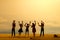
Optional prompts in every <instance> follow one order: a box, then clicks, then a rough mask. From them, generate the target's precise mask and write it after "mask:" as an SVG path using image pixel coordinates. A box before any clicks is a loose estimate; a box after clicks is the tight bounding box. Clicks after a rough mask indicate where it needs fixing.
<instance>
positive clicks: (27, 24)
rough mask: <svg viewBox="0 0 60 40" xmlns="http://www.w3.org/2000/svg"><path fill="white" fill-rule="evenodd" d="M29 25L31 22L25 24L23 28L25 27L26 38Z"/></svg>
mask: <svg viewBox="0 0 60 40" xmlns="http://www.w3.org/2000/svg"><path fill="white" fill-rule="evenodd" d="M30 24H31V22H29V23H25V27H26V30H25V36H26V34H27V33H28V36H29V26H30Z"/></svg>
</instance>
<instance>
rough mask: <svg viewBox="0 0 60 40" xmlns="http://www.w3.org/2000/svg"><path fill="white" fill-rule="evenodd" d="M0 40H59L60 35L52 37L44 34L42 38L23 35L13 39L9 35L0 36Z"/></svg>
mask: <svg viewBox="0 0 60 40" xmlns="http://www.w3.org/2000/svg"><path fill="white" fill-rule="evenodd" d="M0 40H60V34H58V37H54V35H53V34H45V35H44V37H43V36H41V37H40V36H39V35H37V34H36V37H33V35H29V37H28V36H25V35H23V34H22V35H21V36H19V35H18V34H16V36H15V37H12V36H11V34H0Z"/></svg>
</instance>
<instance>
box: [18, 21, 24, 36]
mask: <svg viewBox="0 0 60 40" xmlns="http://www.w3.org/2000/svg"><path fill="white" fill-rule="evenodd" d="M18 23H19V26H20V28H19V30H18V32H19V35H21V33H22V32H23V30H22V28H23V21H22V22H21V23H20V21H19V22H18Z"/></svg>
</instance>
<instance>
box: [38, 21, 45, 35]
mask: <svg viewBox="0 0 60 40" xmlns="http://www.w3.org/2000/svg"><path fill="white" fill-rule="evenodd" d="M38 25H39V23H38ZM39 26H40V27H41V32H40V36H41V35H42V34H43V36H44V22H43V21H41V25H39Z"/></svg>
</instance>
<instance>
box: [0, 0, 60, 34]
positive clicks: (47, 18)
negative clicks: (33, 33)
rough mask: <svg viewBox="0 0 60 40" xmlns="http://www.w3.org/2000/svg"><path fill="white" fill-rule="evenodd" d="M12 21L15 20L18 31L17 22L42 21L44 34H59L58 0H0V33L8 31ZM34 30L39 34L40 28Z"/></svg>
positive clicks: (59, 12)
mask: <svg viewBox="0 0 60 40" xmlns="http://www.w3.org/2000/svg"><path fill="white" fill-rule="evenodd" d="M13 20H16V25H17V26H16V30H18V29H19V25H18V21H22V20H23V21H24V23H25V22H29V21H32V22H33V21H34V20H36V21H37V22H40V21H41V20H43V21H44V23H45V33H58V34H59V33H60V0H0V33H1V32H3V33H4V32H8V31H10V30H11V27H12V25H11V24H12V21H13ZM36 28H37V29H38V28H39V29H38V30H37V33H39V32H40V27H39V26H36ZM23 29H24V28H23ZM30 30H31V28H30Z"/></svg>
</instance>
